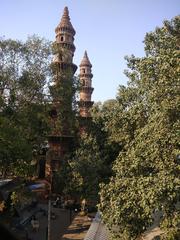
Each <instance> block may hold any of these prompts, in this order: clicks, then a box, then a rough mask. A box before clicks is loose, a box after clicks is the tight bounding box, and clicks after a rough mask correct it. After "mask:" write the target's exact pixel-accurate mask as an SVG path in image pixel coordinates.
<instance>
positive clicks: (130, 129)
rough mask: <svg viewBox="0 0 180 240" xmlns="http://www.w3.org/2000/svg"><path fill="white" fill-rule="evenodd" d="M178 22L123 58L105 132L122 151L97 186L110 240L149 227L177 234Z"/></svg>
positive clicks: (179, 133)
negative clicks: (121, 82) (139, 54)
mask: <svg viewBox="0 0 180 240" xmlns="http://www.w3.org/2000/svg"><path fill="white" fill-rule="evenodd" d="M179 27H180V17H175V18H174V19H173V20H172V21H171V22H168V21H166V22H165V23H164V26H163V27H162V28H156V30H155V31H154V32H151V33H148V34H146V37H145V41H144V43H145V53H146V56H145V57H143V58H136V57H134V56H131V57H126V60H127V64H128V67H129V70H128V71H126V72H125V73H126V75H127V76H128V78H129V82H128V86H127V87H124V86H121V87H120V88H119V92H118V95H117V102H118V103H117V104H116V107H115V108H114V111H113V114H112V118H111V121H109V122H106V125H105V129H106V131H108V132H109V135H110V136H109V138H110V139H111V140H112V141H114V142H117V143H119V144H120V145H121V146H122V151H120V153H119V156H118V157H117V159H116V161H115V164H114V166H113V171H114V173H113V177H112V178H111V180H110V182H109V184H106V185H101V192H100V199H101V201H100V205H99V207H100V210H101V212H102V217H103V220H104V222H105V223H107V226H108V227H109V229H110V231H111V233H112V236H113V239H136V238H137V237H138V236H139V235H140V234H141V233H142V232H144V231H145V230H146V229H147V228H148V227H149V226H150V225H151V224H152V223H153V213H154V211H155V210H157V211H160V210H161V211H162V212H163V218H162V220H161V222H160V225H161V228H162V229H163V230H164V237H165V239H177V236H178V234H179V232H178V231H179V230H178V224H179V220H178V219H179V214H180V213H179V209H178V208H177V207H176V204H177V202H178V201H180V199H179V197H180V180H179V173H180V167H179V165H178V163H177V162H176V161H175V158H176V155H177V154H178V153H179V151H180V144H179V138H180V128H179V126H180V121H179V119H180V95H179V90H180V79H179V59H178V55H179V43H180V35H179V32H180V28H179Z"/></svg>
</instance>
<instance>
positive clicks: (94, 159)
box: [70, 134, 103, 203]
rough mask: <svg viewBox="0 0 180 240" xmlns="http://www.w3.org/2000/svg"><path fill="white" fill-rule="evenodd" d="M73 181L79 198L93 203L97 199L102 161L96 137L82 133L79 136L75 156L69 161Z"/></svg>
mask: <svg viewBox="0 0 180 240" xmlns="http://www.w3.org/2000/svg"><path fill="white" fill-rule="evenodd" d="M70 166H71V168H72V174H73V179H72V182H74V191H75V192H76V193H77V195H79V196H80V197H81V199H84V198H85V199H86V200H89V201H91V202H93V203H96V202H97V201H98V191H99V183H100V182H101V181H102V179H101V174H100V172H101V171H102V168H103V161H102V160H101V157H100V152H99V148H98V145H97V143H96V139H95V138H94V137H92V136H91V135H86V134H84V135H83V136H82V137H81V140H80V144H79V147H78V149H77V150H76V152H75V156H74V158H73V160H72V161H70Z"/></svg>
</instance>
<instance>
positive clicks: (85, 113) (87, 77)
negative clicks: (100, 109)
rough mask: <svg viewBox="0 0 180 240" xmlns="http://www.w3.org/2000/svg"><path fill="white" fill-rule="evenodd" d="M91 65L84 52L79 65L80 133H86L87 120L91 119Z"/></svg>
mask: <svg viewBox="0 0 180 240" xmlns="http://www.w3.org/2000/svg"><path fill="white" fill-rule="evenodd" d="M91 68H92V65H91V63H90V61H89V58H88V55H87V52H86V51H85V53H84V57H83V59H82V61H81V64H80V74H79V78H80V85H81V87H80V101H79V115H80V132H84V131H86V128H87V125H88V123H89V119H90V118H91V114H90V108H91V107H92V105H93V102H92V101H91V95H92V92H93V90H94V88H92V80H91V79H92V77H93V75H92V73H91Z"/></svg>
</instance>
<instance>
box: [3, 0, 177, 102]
mask: <svg viewBox="0 0 180 240" xmlns="http://www.w3.org/2000/svg"><path fill="white" fill-rule="evenodd" d="M65 6H68V8H69V12H70V18H71V23H72V25H73V26H74V28H75V30H76V36H75V45H76V51H75V56H74V63H75V64H76V65H78V66H79V64H80V61H81V59H82V57H83V54H84V50H87V52H88V55H89V59H90V61H91V63H92V65H93V68H92V71H93V74H94V77H93V87H94V88H95V90H94V92H93V95H92V98H93V100H94V101H104V100H107V99H110V98H115V96H116V93H117V89H118V86H119V85H120V84H123V85H124V84H126V82H127V78H126V77H125V76H124V74H123V71H124V69H126V62H125V60H124V56H125V55H131V54H134V55H135V56H143V55H144V45H143V39H144V36H145V34H146V32H150V31H154V29H155V27H156V26H162V22H163V20H165V19H168V20H170V19H171V18H173V17H174V16H176V15H178V14H179V13H180V1H179V0H0V36H5V37H6V38H12V39H20V40H25V39H26V38H27V36H28V35H32V34H37V35H39V36H41V37H45V38H47V39H49V40H51V41H53V40H54V39H55V32H54V29H55V27H56V26H57V25H58V23H59V21H60V18H61V16H62V13H63V9H64V7H65ZM77 74H78V71H77Z"/></svg>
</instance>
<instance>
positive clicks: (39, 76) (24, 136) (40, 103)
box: [0, 36, 51, 176]
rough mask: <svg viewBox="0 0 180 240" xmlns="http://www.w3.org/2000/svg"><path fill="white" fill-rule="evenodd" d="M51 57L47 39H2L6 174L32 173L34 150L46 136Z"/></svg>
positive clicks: (1, 151)
mask: <svg viewBox="0 0 180 240" xmlns="http://www.w3.org/2000/svg"><path fill="white" fill-rule="evenodd" d="M50 60H51V43H50V42H49V41H47V40H45V39H41V38H40V37H37V36H32V37H29V38H28V39H27V41H26V42H21V41H18V40H17V41H15V40H11V39H4V38H1V39H0V161H1V164H0V170H1V173H2V174H3V175H4V176H5V175H6V173H7V172H8V173H10V172H11V173H12V174H13V173H16V174H17V173H18V174H20V175H21V174H23V175H24V174H25V175H26V174H30V172H29V170H30V164H29V163H30V161H31V160H32V152H33V150H38V149H39V147H40V144H41V143H42V142H43V141H44V139H45V137H46V133H47V131H48V126H47V109H46V106H47V102H48V101H47V100H48V98H47V94H48V92H47V89H48V88H47V87H48V82H49V78H50V76H51V70H50ZM25 172H26V173H25Z"/></svg>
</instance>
